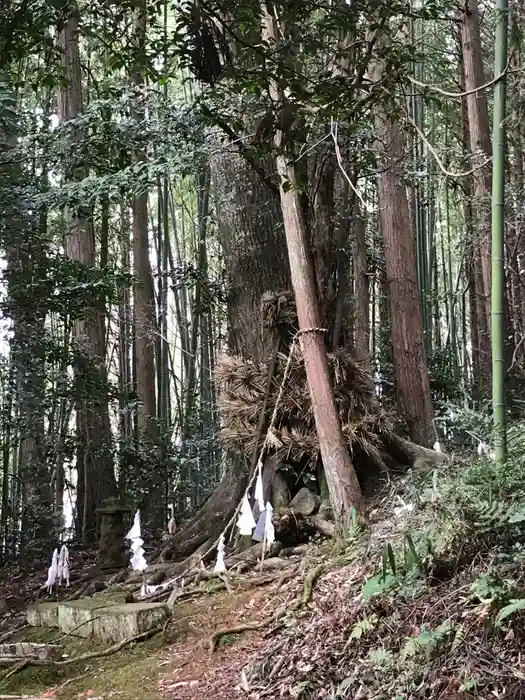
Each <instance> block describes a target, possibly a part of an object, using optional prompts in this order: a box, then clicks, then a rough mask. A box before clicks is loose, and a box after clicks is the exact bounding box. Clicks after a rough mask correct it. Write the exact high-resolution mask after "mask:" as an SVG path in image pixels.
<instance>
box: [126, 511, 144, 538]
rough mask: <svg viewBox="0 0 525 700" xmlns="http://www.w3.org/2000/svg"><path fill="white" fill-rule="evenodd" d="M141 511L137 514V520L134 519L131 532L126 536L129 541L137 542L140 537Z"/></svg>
mask: <svg viewBox="0 0 525 700" xmlns="http://www.w3.org/2000/svg"><path fill="white" fill-rule="evenodd" d="M140 534H141V533H140V510H138V511H137V512H136V513H135V518H134V519H133V526H132V528H131V530H130V531H129V532H128V534H127V535H126V539H127V540H135V539H137V537H140Z"/></svg>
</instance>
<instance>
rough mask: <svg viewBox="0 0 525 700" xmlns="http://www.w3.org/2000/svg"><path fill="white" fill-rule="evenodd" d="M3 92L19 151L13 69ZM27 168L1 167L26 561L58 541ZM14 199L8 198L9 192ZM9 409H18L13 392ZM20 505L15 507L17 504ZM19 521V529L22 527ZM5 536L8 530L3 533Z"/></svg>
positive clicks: (5, 147)
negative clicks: (24, 195)
mask: <svg viewBox="0 0 525 700" xmlns="http://www.w3.org/2000/svg"><path fill="white" fill-rule="evenodd" d="M0 91H2V94H3V95H4V102H3V104H2V110H1V111H0V151H1V152H2V153H4V154H6V153H9V151H11V150H12V153H13V154H14V153H15V149H16V147H17V143H18V139H17V132H16V126H17V121H16V104H15V96H14V90H13V88H12V85H11V82H10V78H9V73H8V71H5V72H4V71H3V70H2V68H1V67H0ZM22 186H23V182H22V169H21V168H20V165H19V163H18V158H17V156H14V155H13V157H12V158H9V157H8V158H7V159H6V162H5V164H4V165H2V167H1V168H0V191H1V193H2V196H3V201H5V202H6V204H5V205H4V210H3V217H4V219H5V238H4V244H5V247H6V257H7V271H6V272H7V274H6V278H7V285H8V287H7V291H8V301H7V313H8V314H9V316H10V317H11V319H12V321H13V336H12V339H11V342H10V347H11V362H12V366H13V370H12V371H13V375H14V379H15V382H14V383H15V385H16V393H17V398H18V409H19V411H18V417H19V418H18V426H17V427H18V431H19V432H18V436H19V463H20V471H19V474H18V477H19V480H20V493H21V496H22V503H21V506H22V512H21V533H20V534H21V538H20V551H21V554H22V556H23V557H25V558H27V557H31V558H32V557H34V556H35V555H36V556H40V555H41V553H42V549H45V548H48V547H49V546H50V544H51V542H52V541H53V527H52V515H53V498H52V490H51V487H50V477H51V473H50V469H49V467H48V464H47V462H46V460H45V451H44V441H45V440H44V436H45V430H44V412H45V400H44V398H45V361H44V359H43V354H42V345H41V344H42V342H45V340H44V338H45V309H43V308H41V307H39V303H38V295H36V296H35V294H34V293H33V282H34V280H35V279H41V276H42V274H43V269H44V267H45V250H44V243H43V241H44V240H45V233H46V231H45V224H46V221H45V217H44V219H43V230H42V229H41V228H40V227H39V226H36V225H35V217H34V215H33V216H30V215H28V214H27V213H24V212H26V211H27V203H26V202H23V201H21V200H19V199H18V197H17V196H16V194H15V195H13V193H16V192H19V191H20V188H22ZM7 193H9V195H10V196H8V194H7ZM8 391H9V399H8V405H9V406H12V394H11V388H9V389H8ZM11 420H12V416H11V409H9V412H6V413H5V421H6V423H8V422H9V423H10V421H11ZM4 440H5V443H6V448H7V449H6V451H4V476H3V483H2V486H3V489H2V524H3V525H4V528H5V527H6V526H7V522H8V521H7V509H8V487H9V472H8V462H9V452H10V450H11V447H12V446H11V444H10V443H9V441H8V439H7V438H4ZM15 505H18V504H13V506H15ZM14 521H15V519H14V518H13V527H15V528H17V525H18V523H16V525H15V522H14ZM1 534H2V535H4V532H2V533H1Z"/></svg>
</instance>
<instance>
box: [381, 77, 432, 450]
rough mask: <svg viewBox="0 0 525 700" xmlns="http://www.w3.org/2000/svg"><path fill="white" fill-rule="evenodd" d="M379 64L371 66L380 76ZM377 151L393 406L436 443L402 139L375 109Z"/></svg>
mask: <svg viewBox="0 0 525 700" xmlns="http://www.w3.org/2000/svg"><path fill="white" fill-rule="evenodd" d="M380 71H381V66H380V64H377V65H376V66H375V67H374V70H373V75H372V77H373V79H374V80H375V81H377V80H378V79H379V73H380ZM376 131H377V135H376V153H377V158H378V163H379V169H380V174H379V176H378V194H379V212H380V222H381V230H382V234H383V240H384V246H385V268H386V281H387V285H388V296H389V300H390V316H391V322H392V353H393V363H394V378H395V382H396V390H397V401H398V410H399V413H400V415H401V416H402V417H403V419H404V420H405V421H406V423H407V425H408V430H409V434H410V436H411V439H412V440H414V441H415V442H417V443H419V444H421V445H424V446H429V445H432V444H433V443H434V441H435V432H434V426H433V422H432V421H433V418H434V410H433V407H432V398H431V395H430V383H429V379H428V369H427V360H426V356H425V344H424V338H423V323H422V318H421V304H420V297H419V286H418V282H417V266H416V265H417V263H416V251H415V246H414V236H413V233H412V227H411V224H410V215H409V209H408V197H407V188H406V185H405V182H404V179H403V173H402V170H401V167H402V166H401V165H400V164H401V163H402V160H403V154H404V148H405V139H404V136H403V133H402V131H401V129H400V128H399V125H398V124H397V123H396V122H395V121H394V120H393V119H392V118H391V117H390V116H389V115H388V114H387V112H386V107H385V108H384V109H379V108H378V113H377V116H376Z"/></svg>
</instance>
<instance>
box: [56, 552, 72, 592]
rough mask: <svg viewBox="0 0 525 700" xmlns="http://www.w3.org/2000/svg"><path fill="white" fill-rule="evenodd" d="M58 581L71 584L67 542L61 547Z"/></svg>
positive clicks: (67, 584)
mask: <svg viewBox="0 0 525 700" xmlns="http://www.w3.org/2000/svg"><path fill="white" fill-rule="evenodd" d="M57 577H58V583H59V584H61V583H65V584H66V586H69V550H68V548H67V547H66V545H65V544H63V545H62V547H61V549H60V554H59V557H58V569H57Z"/></svg>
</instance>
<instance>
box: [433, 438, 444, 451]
mask: <svg viewBox="0 0 525 700" xmlns="http://www.w3.org/2000/svg"><path fill="white" fill-rule="evenodd" d="M434 451H435V452H442V451H443V450H442V449H441V444H440V442H439V440H436V442H435V443H434Z"/></svg>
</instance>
